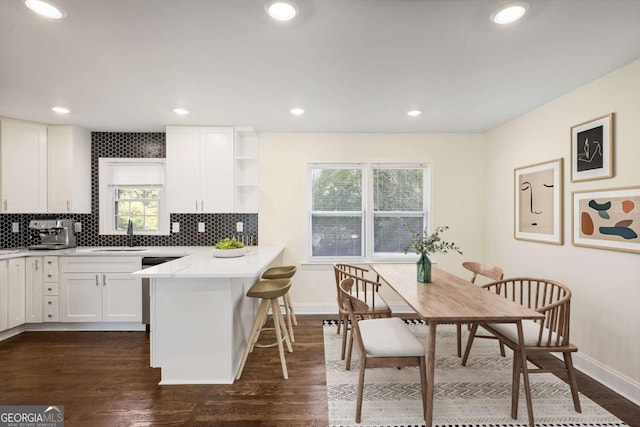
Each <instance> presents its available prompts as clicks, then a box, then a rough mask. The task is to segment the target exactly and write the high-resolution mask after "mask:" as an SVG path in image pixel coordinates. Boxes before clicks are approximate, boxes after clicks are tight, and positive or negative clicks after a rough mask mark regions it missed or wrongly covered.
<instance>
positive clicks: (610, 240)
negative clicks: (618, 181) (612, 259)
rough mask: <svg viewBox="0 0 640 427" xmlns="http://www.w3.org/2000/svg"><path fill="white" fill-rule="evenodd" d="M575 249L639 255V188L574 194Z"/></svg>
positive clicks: (573, 232)
mask: <svg viewBox="0 0 640 427" xmlns="http://www.w3.org/2000/svg"><path fill="white" fill-rule="evenodd" d="M572 201H573V203H572V204H573V216H572V218H573V226H572V233H571V234H572V237H573V245H574V246H587V247H590V248H600V249H610V250H614V251H625V252H635V253H640V187H626V188H612V189H608V190H589V191H574V192H573V193H572Z"/></svg>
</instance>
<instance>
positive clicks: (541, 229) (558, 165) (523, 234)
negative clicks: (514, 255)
mask: <svg viewBox="0 0 640 427" xmlns="http://www.w3.org/2000/svg"><path fill="white" fill-rule="evenodd" d="M562 186H563V159H555V160H550V161H547V162H543V163H537V164H534V165H530V166H523V167H520V168H516V169H514V237H515V239H517V240H528V241H532V242H540V243H550V244H554V245H562V244H563V229H562V227H563V220H562V215H563V195H562V191H563V188H562Z"/></svg>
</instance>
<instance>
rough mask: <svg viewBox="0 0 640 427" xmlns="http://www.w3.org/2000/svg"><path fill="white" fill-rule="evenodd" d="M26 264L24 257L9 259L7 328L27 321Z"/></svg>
mask: <svg viewBox="0 0 640 427" xmlns="http://www.w3.org/2000/svg"><path fill="white" fill-rule="evenodd" d="M24 266H25V260H24V258H14V259H10V260H9V273H8V281H9V283H8V292H7V294H8V295H7V302H8V306H7V308H8V309H7V328H9V329H11V328H13V327H16V326H20V325H22V324H24V323H25V306H26V292H25V291H26V289H25V288H26V286H25V285H26V282H25V271H24Z"/></svg>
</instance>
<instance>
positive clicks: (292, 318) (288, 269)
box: [262, 265, 298, 342]
mask: <svg viewBox="0 0 640 427" xmlns="http://www.w3.org/2000/svg"><path fill="white" fill-rule="evenodd" d="M294 274H296V267H295V265H284V266H281V267H271V268H269V269H267V271H265V272H264V273H262V278H263V279H265V280H273V279H291V278H292V277H293V275H294ZM282 299H283V302H284V304H283V305H284V310H285V312H286V314H287V326H288V327H289V337H290V338H291V342H296V339H295V337H294V336H293V325H295V326H298V320H297V319H296V313H295V312H294V311H293V304H292V303H291V297H290V296H289V292H287V293H286V294H284V296H283V297H282ZM292 322H293V325H292Z"/></svg>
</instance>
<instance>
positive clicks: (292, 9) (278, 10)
mask: <svg viewBox="0 0 640 427" xmlns="http://www.w3.org/2000/svg"><path fill="white" fill-rule="evenodd" d="M265 10H266V11H267V13H268V14H269V16H270V17H272V18H273V19H275V20H276V21H290V20H292V19H293V18H295V16H296V15H297V14H298V9H297V8H296V6H295V4H293V3H291V2H286V1H271V2H268V3H267V4H265Z"/></svg>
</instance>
